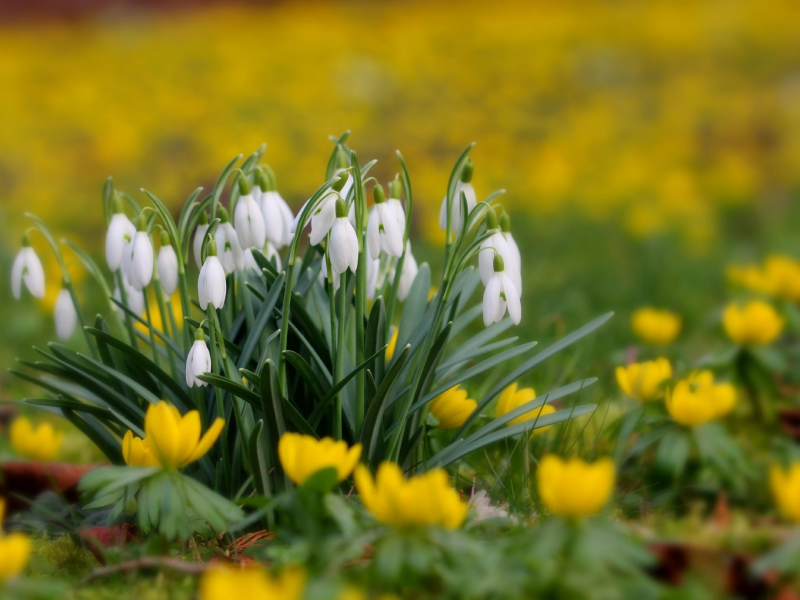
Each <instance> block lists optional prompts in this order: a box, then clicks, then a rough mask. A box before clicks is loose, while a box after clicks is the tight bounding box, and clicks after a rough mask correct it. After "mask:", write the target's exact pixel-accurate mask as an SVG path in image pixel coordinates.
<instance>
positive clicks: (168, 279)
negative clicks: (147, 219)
mask: <svg viewBox="0 0 800 600" xmlns="http://www.w3.org/2000/svg"><path fill="white" fill-rule="evenodd" d="M156 267H157V269H158V279H159V280H160V281H161V287H162V288H163V290H164V293H165V294H166V295H167V296H172V294H174V293H175V290H177V289H178V255H177V254H175V248H173V247H172V245H171V244H170V240H169V234H168V233H167V232H166V231H162V232H161V249H160V250H159V251H158V260H156Z"/></svg>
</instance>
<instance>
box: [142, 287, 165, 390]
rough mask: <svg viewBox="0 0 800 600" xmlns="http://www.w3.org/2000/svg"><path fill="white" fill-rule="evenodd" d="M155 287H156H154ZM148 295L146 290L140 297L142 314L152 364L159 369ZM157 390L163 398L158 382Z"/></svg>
mask: <svg viewBox="0 0 800 600" xmlns="http://www.w3.org/2000/svg"><path fill="white" fill-rule="evenodd" d="M154 287H157V286H154ZM149 295H150V294H148V293H147V290H143V293H142V297H143V298H144V314H145V317H146V318H147V333H148V334H149V336H150V352H151V353H152V355H153V362H154V363H155V365H156V366H157V367H160V364H159V363H160V362H161V361H159V360H158V346H157V345H156V336H155V334H154V333H153V319H151V318H150V298H149V297H148V296H149ZM159 389H160V390H161V396H162V397H163V396H164V389H163V387H162V384H161V383H160V382H159Z"/></svg>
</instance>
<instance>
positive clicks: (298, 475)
mask: <svg viewBox="0 0 800 600" xmlns="http://www.w3.org/2000/svg"><path fill="white" fill-rule="evenodd" d="M278 456H279V457H280V459H281V465H282V466H283V470H284V471H285V472H286V475H287V476H288V477H289V479H291V480H292V481H294V482H295V483H296V484H297V485H303V483H304V482H305V481H306V479H308V478H309V477H311V476H312V475H313V474H314V473H317V472H318V471H321V470H322V469H327V468H331V467H332V468H334V469H336V473H337V475H338V478H339V481H344V480H345V479H347V477H348V475H350V473H352V472H353V469H354V468H355V466H356V465H357V464H358V459H359V458H361V444H356V445H355V446H353V447H352V448H348V447H347V442H343V441H338V442H337V441H334V440H333V438H329V437H326V438H322V439H321V440H318V439H316V438H314V437H312V436H310V435H302V434H299V433H284V434H283V436H281V440H280V442H278Z"/></svg>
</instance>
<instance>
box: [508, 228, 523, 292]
mask: <svg viewBox="0 0 800 600" xmlns="http://www.w3.org/2000/svg"><path fill="white" fill-rule="evenodd" d="M503 239H504V240H505V241H506V244H507V245H508V250H509V253H510V254H509V256H510V258H511V261H510V262H511V266H510V267H506V271H508V275H509V277H511V281H513V282H514V287H515V288H517V292H519V294H520V296H522V256H521V255H520V253H519V246H517V242H515V241H514V236H513V235H511V232H510V231H506V232H505V233H503Z"/></svg>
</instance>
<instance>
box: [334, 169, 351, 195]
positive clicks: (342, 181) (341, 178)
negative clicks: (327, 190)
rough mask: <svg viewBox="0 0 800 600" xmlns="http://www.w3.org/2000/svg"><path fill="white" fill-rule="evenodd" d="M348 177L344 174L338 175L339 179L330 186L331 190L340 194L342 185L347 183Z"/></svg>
mask: <svg viewBox="0 0 800 600" xmlns="http://www.w3.org/2000/svg"><path fill="white" fill-rule="evenodd" d="M347 178H348V175H347V174H346V173H345V174H344V175H340V176H339V179H337V180H336V181H334V182H333V185H331V189H332V190H336V191H337V192H341V191H342V188H343V187H344V184H345V183H347Z"/></svg>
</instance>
